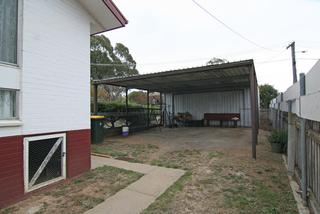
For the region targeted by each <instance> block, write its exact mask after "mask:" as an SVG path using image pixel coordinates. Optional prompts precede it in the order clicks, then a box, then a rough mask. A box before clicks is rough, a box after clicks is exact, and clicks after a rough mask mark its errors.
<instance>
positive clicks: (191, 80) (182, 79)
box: [93, 60, 258, 159]
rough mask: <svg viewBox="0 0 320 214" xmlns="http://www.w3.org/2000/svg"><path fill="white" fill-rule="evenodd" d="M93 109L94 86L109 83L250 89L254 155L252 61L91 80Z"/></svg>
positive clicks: (178, 89)
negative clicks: (92, 85)
mask: <svg viewBox="0 0 320 214" xmlns="http://www.w3.org/2000/svg"><path fill="white" fill-rule="evenodd" d="M93 84H94V86H95V87H94V88H95V93H94V94H95V99H94V100H95V102H94V106H95V107H94V109H95V110H94V112H95V113H97V96H96V95H97V86H98V85H113V86H119V87H125V88H126V89H142V90H148V91H153V92H162V93H173V94H189V93H199V92H209V91H211V92H212V91H231V90H240V89H244V88H250V99H251V120H252V121H251V123H252V157H253V158H254V159H255V158H256V144H257V139H258V138H257V136H258V90H257V87H258V85H257V78H256V73H255V68H254V63H253V60H245V61H239V62H230V63H224V64H218V65H209V66H202V67H194V68H187V69H180V70H172V71H166V72H159V73H152V74H144V75H136V76H129V77H121V78H111V79H103V80H94V81H93Z"/></svg>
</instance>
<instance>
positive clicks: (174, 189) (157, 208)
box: [142, 171, 192, 214]
mask: <svg viewBox="0 0 320 214" xmlns="http://www.w3.org/2000/svg"><path fill="white" fill-rule="evenodd" d="M191 176H192V173H191V172H190V171H187V172H186V173H185V174H184V175H183V176H182V177H181V178H180V179H179V180H177V181H176V182H175V183H174V184H173V185H172V186H170V187H169V188H168V189H167V190H166V191H165V192H164V193H163V194H162V195H161V196H160V197H159V198H157V200H156V201H155V202H153V203H152V204H151V205H150V206H149V207H148V208H147V209H145V210H144V211H143V212H142V214H156V213H168V212H169V211H170V202H172V200H173V199H174V197H175V196H176V195H177V193H179V192H180V191H181V190H182V189H183V188H184V186H185V184H186V182H187V181H188V180H189V179H190V178H191Z"/></svg>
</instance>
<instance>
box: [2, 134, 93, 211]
mask: <svg viewBox="0 0 320 214" xmlns="http://www.w3.org/2000/svg"><path fill="white" fill-rule="evenodd" d="M59 133H60V132H59ZM45 134H51V133H45ZM39 135H44V134H39ZM66 135H67V177H68V178H71V177H74V176H77V175H79V174H81V173H83V172H85V171H87V170H89V169H90V144H91V138H90V130H88V129H85V130H76V131H67V132H66ZM23 137H24V136H13V137H3V138H0V208H1V207H5V206H7V205H9V204H11V203H13V202H17V201H19V200H21V199H23V198H24V197H26V196H27V195H25V194H24V186H23V185H24V184H23Z"/></svg>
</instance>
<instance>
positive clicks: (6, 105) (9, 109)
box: [0, 90, 16, 119]
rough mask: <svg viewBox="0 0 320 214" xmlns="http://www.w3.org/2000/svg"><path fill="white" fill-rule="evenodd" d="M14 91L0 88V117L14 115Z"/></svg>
mask: <svg viewBox="0 0 320 214" xmlns="http://www.w3.org/2000/svg"><path fill="white" fill-rule="evenodd" d="M15 112H16V92H15V91H7V90H0V119H12V118H15V117H16V113H15Z"/></svg>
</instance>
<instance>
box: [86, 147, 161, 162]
mask: <svg viewBox="0 0 320 214" xmlns="http://www.w3.org/2000/svg"><path fill="white" fill-rule="evenodd" d="M158 149H159V147H158V146H156V145H152V144H126V145H124V144H117V143H113V144H93V145H91V152H93V153H98V154H105V155H110V156H112V157H113V158H116V159H124V160H126V161H130V162H136V163H142V162H144V160H145V159H146V158H147V157H148V156H149V155H150V154H152V153H154V152H155V151H157V150H158Z"/></svg>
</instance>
